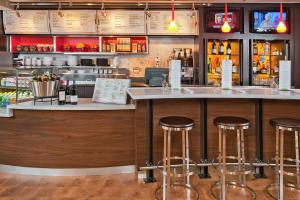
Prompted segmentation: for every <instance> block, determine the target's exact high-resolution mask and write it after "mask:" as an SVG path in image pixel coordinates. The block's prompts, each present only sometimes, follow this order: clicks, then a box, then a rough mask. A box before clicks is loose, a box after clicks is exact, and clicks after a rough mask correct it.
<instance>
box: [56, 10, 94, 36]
mask: <svg viewBox="0 0 300 200" xmlns="http://www.w3.org/2000/svg"><path fill="white" fill-rule="evenodd" d="M96 13H97V12H96V10H61V11H58V10H55V11H54V10H52V11H50V28H51V33H52V34H96V33H97V26H96Z"/></svg>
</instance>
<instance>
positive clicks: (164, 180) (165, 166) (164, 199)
mask: <svg viewBox="0 0 300 200" xmlns="http://www.w3.org/2000/svg"><path fill="white" fill-rule="evenodd" d="M167 134H168V133H167V130H164V156H163V186H162V187H163V200H166V186H167V185H166V176H167V163H166V161H167Z"/></svg>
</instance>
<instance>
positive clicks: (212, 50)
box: [211, 40, 217, 55]
mask: <svg viewBox="0 0 300 200" xmlns="http://www.w3.org/2000/svg"><path fill="white" fill-rule="evenodd" d="M211 54H213V55H216V54H217V44H216V41H215V40H214V41H213V44H212V48H211Z"/></svg>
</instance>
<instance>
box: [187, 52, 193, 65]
mask: <svg viewBox="0 0 300 200" xmlns="http://www.w3.org/2000/svg"><path fill="white" fill-rule="evenodd" d="M188 63H189V64H188V65H189V67H193V66H194V59H193V55H192V49H190V53H189V57H188Z"/></svg>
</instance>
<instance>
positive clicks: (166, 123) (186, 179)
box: [155, 116, 199, 200]
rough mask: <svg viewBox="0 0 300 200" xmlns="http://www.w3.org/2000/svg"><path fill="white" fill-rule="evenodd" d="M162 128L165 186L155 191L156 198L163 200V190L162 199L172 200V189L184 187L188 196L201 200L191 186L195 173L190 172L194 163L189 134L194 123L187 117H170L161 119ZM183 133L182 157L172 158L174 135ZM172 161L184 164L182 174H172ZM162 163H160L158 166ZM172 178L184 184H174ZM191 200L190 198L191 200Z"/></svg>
mask: <svg viewBox="0 0 300 200" xmlns="http://www.w3.org/2000/svg"><path fill="white" fill-rule="evenodd" d="M159 124H160V126H161V128H162V129H163V131H164V153H163V159H162V162H163V173H162V174H163V184H162V186H161V187H159V188H158V189H157V190H156V191H155V198H156V199H161V196H160V195H159V192H160V191H161V190H162V199H163V200H170V192H171V187H174V186H183V187H185V189H186V190H188V192H187V193H186V195H187V198H188V196H189V197H190V196H194V197H195V199H198V198H199V194H198V192H197V191H196V190H195V189H194V188H193V187H192V186H191V184H190V176H191V175H193V173H194V172H193V171H191V170H190V164H191V163H194V162H193V161H192V160H191V159H190V156H189V132H190V131H191V130H192V128H193V127H194V121H193V120H192V119H189V118H186V117H178V116H169V117H164V118H161V119H160V121H159ZM174 132H175V133H176V132H177V133H178V132H181V137H182V155H181V156H171V149H172V146H171V145H172V143H171V142H172V141H171V135H172V133H174ZM172 160H180V162H182V165H180V167H181V166H182V173H181V174H178V173H173V172H171V167H172V166H171V165H172V163H171V162H172ZM160 163H161V161H159V162H158V165H159V164H160ZM171 177H180V178H183V184H178V183H173V184H172V182H171V181H172V180H171ZM189 199H190V198H189Z"/></svg>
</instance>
